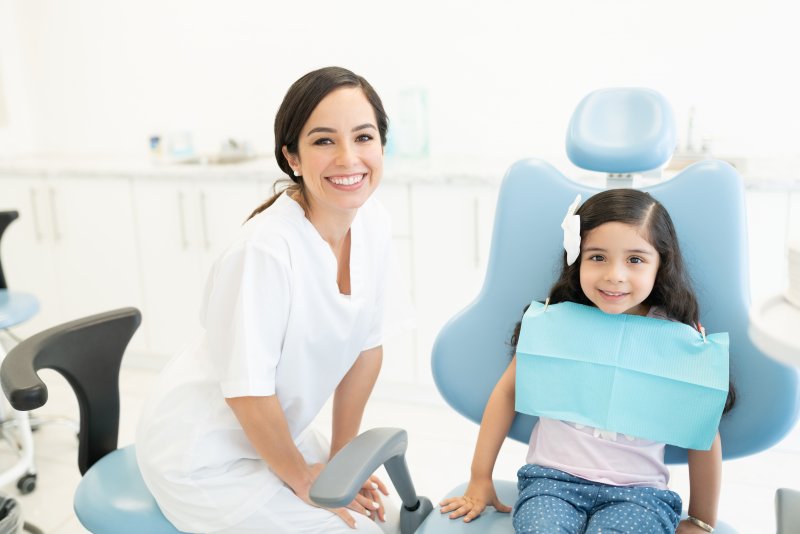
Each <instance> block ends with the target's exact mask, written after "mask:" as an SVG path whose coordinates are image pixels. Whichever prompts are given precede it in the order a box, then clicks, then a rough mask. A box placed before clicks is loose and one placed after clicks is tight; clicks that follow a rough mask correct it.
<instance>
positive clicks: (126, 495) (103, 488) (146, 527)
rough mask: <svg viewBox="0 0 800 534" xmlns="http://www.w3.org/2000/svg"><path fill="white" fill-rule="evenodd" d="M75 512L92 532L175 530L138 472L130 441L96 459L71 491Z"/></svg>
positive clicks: (168, 533)
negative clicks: (126, 445)
mask: <svg viewBox="0 0 800 534" xmlns="http://www.w3.org/2000/svg"><path fill="white" fill-rule="evenodd" d="M74 506H75V514H76V515H77V516H78V519H79V520H80V522H81V524H83V526H84V527H86V529H88V530H89V531H91V532H94V533H95V534H102V533H109V534H112V533H113V534H141V533H143V532H147V533H148V534H176V533H179V532H180V531H179V530H177V529H176V528H175V527H173V526H172V524H171V523H170V522H169V521H167V519H166V518H165V517H164V515H163V514H162V513H161V510H160V509H159V508H158V505H157V504H156V500H155V499H154V498H153V496H152V495H151V494H150V491H149V490H148V489H147V486H145V484H144V480H142V475H141V473H139V466H138V465H137V463H136V452H135V450H134V447H133V446H132V445H131V446H129V447H125V448H122V449H117V450H115V451H113V452H111V453H109V454H107V455H105V456H103V457H102V458H101V459H100V460H98V461H97V463H95V464H94V465H93V466H92V467H91V468H90V469H89V470H88V471H87V472H86V474H85V475H84V476H83V478H82V479H81V482H80V484H78V489H77V490H76V491H75V501H74Z"/></svg>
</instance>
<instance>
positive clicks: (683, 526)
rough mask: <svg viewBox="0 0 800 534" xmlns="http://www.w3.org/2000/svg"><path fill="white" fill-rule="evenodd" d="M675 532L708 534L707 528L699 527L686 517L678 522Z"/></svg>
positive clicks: (677, 533)
mask: <svg viewBox="0 0 800 534" xmlns="http://www.w3.org/2000/svg"><path fill="white" fill-rule="evenodd" d="M675 534H708V533H707V532H706V531H705V530H703V529H702V528H700V527H698V526H697V525H695V524H694V523H692V522H691V521H689V520H688V519H684V520H683V521H681V522H680V523H678V530H676V531H675Z"/></svg>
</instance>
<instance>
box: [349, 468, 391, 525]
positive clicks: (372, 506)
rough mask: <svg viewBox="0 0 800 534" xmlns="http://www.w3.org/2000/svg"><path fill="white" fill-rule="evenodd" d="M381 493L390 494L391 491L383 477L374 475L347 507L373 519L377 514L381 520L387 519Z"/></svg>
mask: <svg viewBox="0 0 800 534" xmlns="http://www.w3.org/2000/svg"><path fill="white" fill-rule="evenodd" d="M381 493H383V494H384V495H389V491H388V490H387V489H386V485H385V484H384V483H383V482H381V479H379V478H378V477H376V476H375V475H372V476H371V477H369V478H368V479H367V480H366V482H364V485H363V486H362V487H361V490H360V491H359V492H358V493H357V494H356V498H355V499H353V502H351V503H350V504H348V505H347V507H348V508H350V509H351V510H353V511H356V512H358V513H360V514H364V515H366V516H369V517H371V518H373V519H375V514H377V516H378V519H379V520H380V521H386V510H385V509H384V507H383V500H382V499H381Z"/></svg>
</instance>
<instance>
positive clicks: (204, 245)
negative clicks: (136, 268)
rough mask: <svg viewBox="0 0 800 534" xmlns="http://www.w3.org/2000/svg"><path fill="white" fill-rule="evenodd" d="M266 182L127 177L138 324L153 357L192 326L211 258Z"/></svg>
mask: <svg viewBox="0 0 800 534" xmlns="http://www.w3.org/2000/svg"><path fill="white" fill-rule="evenodd" d="M270 185H271V184H270ZM268 189H269V188H268V187H267V184H265V183H263V182H258V181H255V180H224V179H216V180H213V179H200V178H198V179H148V178H142V179H134V183H133V200H134V206H135V217H136V222H137V230H138V235H139V257H140V268H141V272H142V280H143V296H144V309H143V327H144V328H145V330H146V331H147V334H148V338H149V340H150V349H151V353H152V354H151V356H152V357H153V358H155V361H154V362H153V363H154V364H156V365H158V364H159V363H163V361H165V359H166V358H168V357H169V356H171V355H172V354H173V353H174V352H175V351H177V350H178V349H179V348H180V347H181V346H182V345H183V344H185V343H186V342H187V341H188V340H189V338H190V336H191V334H192V332H193V331H194V330H195V329H196V328H197V327H198V326H199V323H198V313H199V309H200V300H201V297H202V294H203V288H204V285H205V280H206V277H207V275H208V272H209V269H210V267H211V265H212V263H213V261H214V260H215V259H216V257H217V256H218V255H219V253H220V252H221V251H222V250H223V249H224V247H225V246H226V245H227V244H228V243H229V242H230V240H231V239H232V238H233V236H234V234H235V232H236V230H237V229H238V228H239V226H241V225H242V224H243V223H244V221H245V220H246V218H247V217H248V215H249V214H250V213H251V212H252V210H253V209H255V208H256V207H257V206H258V205H259V204H260V203H261V202H262V201H263V200H264V199H265V198H267V196H268V195H269V192H268Z"/></svg>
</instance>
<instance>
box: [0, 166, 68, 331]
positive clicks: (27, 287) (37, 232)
mask: <svg viewBox="0 0 800 534" xmlns="http://www.w3.org/2000/svg"><path fill="white" fill-rule="evenodd" d="M51 201H52V195H51V192H50V189H49V188H48V186H47V183H46V181H45V179H44V177H42V176H33V175H30V176H2V177H0V209H1V210H3V211H10V210H15V211H17V212H19V218H18V219H17V220H15V221H14V222H12V223H11V224H10V225H9V226H8V228H7V229H6V232H5V234H4V235H3V240H2V250H0V255H2V261H3V271H4V273H5V276H6V281H7V283H8V287H9V289H11V290H17V291H25V292H28V293H31V294H33V295H35V296H36V298H37V299H38V300H39V306H40V308H39V313H38V314H37V315H36V316H34V317H33V318H31V319H30V320H29V321H27V322H26V323H24V324H22V325H20V326H17V327H15V328H14V331H15V332H17V333H18V334H19V335H21V336H23V337H25V336H28V335H30V334H32V333H35V332H37V331H39V330H42V329H44V328H47V327H48V326H52V325H53V324H56V323H57V322H58V321H59V320H60V319H61V317H62V311H61V298H60V296H59V289H58V283H57V280H56V272H55V262H54V259H53V258H54V248H55V242H56V238H55V235H56V232H55V228H54V227H53V222H52V221H53V217H52V211H51V207H52V202H51Z"/></svg>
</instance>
